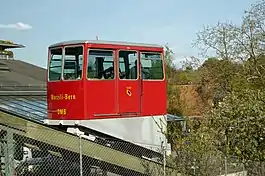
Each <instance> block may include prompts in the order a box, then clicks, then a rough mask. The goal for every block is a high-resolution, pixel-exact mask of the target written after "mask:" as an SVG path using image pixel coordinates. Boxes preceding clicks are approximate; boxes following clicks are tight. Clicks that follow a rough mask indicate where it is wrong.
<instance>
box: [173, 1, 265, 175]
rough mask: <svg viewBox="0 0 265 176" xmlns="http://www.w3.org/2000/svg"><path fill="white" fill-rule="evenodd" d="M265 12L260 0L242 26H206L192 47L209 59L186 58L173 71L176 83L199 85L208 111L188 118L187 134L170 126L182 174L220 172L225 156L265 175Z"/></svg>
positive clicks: (176, 127)
mask: <svg viewBox="0 0 265 176" xmlns="http://www.w3.org/2000/svg"><path fill="white" fill-rule="evenodd" d="M264 11H265V1H264V0H261V1H258V2H257V3H256V4H253V5H252V6H251V7H250V9H249V10H247V11H246V12H245V13H244V16H243V20H242V23H241V24H240V25H234V24H232V23H231V22H224V23H221V22H218V23H217V24H216V25H214V26H207V27H204V29H203V30H202V31H200V32H199V33H198V35H197V40H196V42H195V43H194V46H196V47H199V49H201V51H202V52H201V54H202V55H203V56H204V57H205V58H208V59H207V60H206V61H205V62H204V63H203V64H201V65H200V66H199V67H194V66H193V65H194V62H195V61H193V62H186V63H185V64H184V66H183V68H182V70H177V71H175V72H174V73H176V74H178V76H176V75H173V74H172V73H171V75H172V76H174V79H173V80H175V82H174V83H176V84H179V83H184V84H188V83H192V84H196V85H197V86H198V90H197V91H198V92H199V94H200V96H201V97H202V99H203V100H204V102H205V108H206V109H207V110H208V112H207V113H206V114H205V115H204V118H203V120H200V123H199V124H198V123H197V122H198V121H194V120H187V124H188V126H189V129H190V130H189V133H188V134H187V133H183V130H180V128H181V127H179V125H176V124H174V125H172V124H170V125H169V130H168V131H169V133H170V132H171V134H169V135H168V136H169V138H170V141H173V143H174V145H175V147H174V148H175V150H176V153H177V157H176V160H175V162H176V165H177V167H178V169H179V171H180V172H181V173H182V174H184V175H218V174H219V172H218V170H219V169H220V167H221V168H222V170H224V168H225V167H224V166H227V165H225V164H224V162H223V161H224V158H225V157H226V158H228V159H229V158H234V159H232V160H231V162H234V163H243V164H244V166H245V168H246V170H247V171H248V175H258V176H261V175H265V147H264V146H265V138H264V136H265V130H264V129H265V57H264V56H265V53H264V52H265V45H264V41H265V25H264V24H265V13H264ZM209 53H214V54H211V55H210V54H209ZM171 83H172V84H173V82H171ZM173 94H174V93H172V92H171V93H170V94H169V95H173ZM209 100H210V101H209ZM173 101H175V100H174V99H172V104H173ZM211 102H212V103H213V104H214V106H212V104H211ZM180 104H181V102H180ZM180 106H181V105H180ZM182 106H183V105H182ZM195 122H196V123H195ZM194 165H196V167H197V169H196V170H194V169H192V166H194ZM218 168H219V169H218ZM194 171H195V172H194Z"/></svg>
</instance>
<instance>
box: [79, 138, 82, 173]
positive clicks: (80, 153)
mask: <svg viewBox="0 0 265 176" xmlns="http://www.w3.org/2000/svg"><path fill="white" fill-rule="evenodd" d="M79 155H80V176H83V157H82V134H79Z"/></svg>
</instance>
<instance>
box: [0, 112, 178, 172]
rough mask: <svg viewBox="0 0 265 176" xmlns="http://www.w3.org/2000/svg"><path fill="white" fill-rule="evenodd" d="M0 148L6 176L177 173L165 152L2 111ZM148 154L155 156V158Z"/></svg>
mask: <svg viewBox="0 0 265 176" xmlns="http://www.w3.org/2000/svg"><path fill="white" fill-rule="evenodd" d="M0 149H1V150H0V154H1V175H5V176H26V175H28V176H37V175H38V176H42V175H43V176H44V175H50V176H63V175H64V176H65V175H71V176H87V175H104V176H107V175H109V176H118V175H128V176H130V175H132V176H134V175H135V176H136V175H139V176H141V175H158V176H160V175H169V173H172V174H173V172H174V169H173V168H170V167H168V166H166V162H165V155H164V154H163V153H162V151H160V152H159V151H158V152H152V151H150V150H144V149H143V148H142V147H136V146H135V145H133V144H131V143H127V142H124V141H115V140H106V141H105V142H104V143H103V142H102V141H101V142H100V141H91V140H89V139H87V138H85V137H84V136H82V135H75V134H70V133H66V132H63V131H58V130H57V129H52V128H50V127H45V126H43V125H42V124H37V123H35V122H33V121H28V120H25V119H23V118H19V117H16V116H12V115H8V114H6V113H2V112H0ZM163 152H165V150H163ZM143 156H144V157H143ZM147 157H150V158H151V157H153V159H152V161H150V160H151V159H150V158H149V159H147ZM172 174H171V175H172ZM173 175H175V174H173Z"/></svg>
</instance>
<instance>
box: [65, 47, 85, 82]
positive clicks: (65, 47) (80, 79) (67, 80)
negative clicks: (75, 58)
mask: <svg viewBox="0 0 265 176" xmlns="http://www.w3.org/2000/svg"><path fill="white" fill-rule="evenodd" d="M80 46H81V47H82V49H83V53H82V56H83V63H82V74H81V78H80V79H69V80H67V79H64V63H65V48H74V47H80ZM84 55H85V47H84V45H83V44H76V45H67V46H64V47H63V65H62V75H61V80H62V81H65V82H69V81H70V82H71V81H82V80H83V72H84V65H85V62H84V59H85V57H84Z"/></svg>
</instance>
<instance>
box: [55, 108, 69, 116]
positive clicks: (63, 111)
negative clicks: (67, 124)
mask: <svg viewBox="0 0 265 176" xmlns="http://www.w3.org/2000/svg"><path fill="white" fill-rule="evenodd" d="M57 114H58V115H66V114H67V112H66V109H57Z"/></svg>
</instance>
